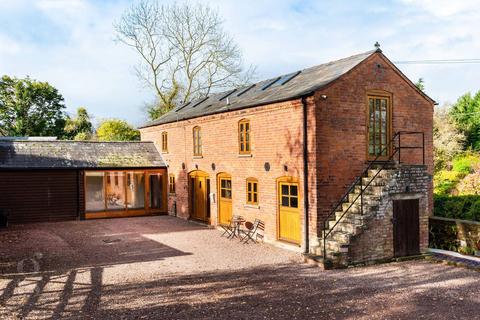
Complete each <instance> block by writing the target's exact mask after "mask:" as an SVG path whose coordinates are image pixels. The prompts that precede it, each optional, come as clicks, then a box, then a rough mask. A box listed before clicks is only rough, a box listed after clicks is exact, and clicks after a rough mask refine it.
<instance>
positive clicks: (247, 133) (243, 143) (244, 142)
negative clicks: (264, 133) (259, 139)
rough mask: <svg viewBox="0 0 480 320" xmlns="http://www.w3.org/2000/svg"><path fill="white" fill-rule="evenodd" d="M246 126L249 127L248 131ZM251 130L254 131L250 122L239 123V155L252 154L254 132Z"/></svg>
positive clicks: (241, 121)
mask: <svg viewBox="0 0 480 320" xmlns="http://www.w3.org/2000/svg"><path fill="white" fill-rule="evenodd" d="M246 125H248V129H247V126H246ZM251 129H252V126H251V125H250V120H248V119H242V120H240V121H239V122H238V153H239V154H252V137H251V131H252V130H251ZM242 137H243V139H242ZM247 137H248V139H247ZM242 149H243V150H242Z"/></svg>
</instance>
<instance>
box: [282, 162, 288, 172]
mask: <svg viewBox="0 0 480 320" xmlns="http://www.w3.org/2000/svg"><path fill="white" fill-rule="evenodd" d="M283 171H285V172H286V171H288V166H287V165H286V164H284V165H283Z"/></svg>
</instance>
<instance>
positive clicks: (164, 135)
mask: <svg viewBox="0 0 480 320" xmlns="http://www.w3.org/2000/svg"><path fill="white" fill-rule="evenodd" d="M162 152H163V153H168V133H167V131H163V132H162Z"/></svg>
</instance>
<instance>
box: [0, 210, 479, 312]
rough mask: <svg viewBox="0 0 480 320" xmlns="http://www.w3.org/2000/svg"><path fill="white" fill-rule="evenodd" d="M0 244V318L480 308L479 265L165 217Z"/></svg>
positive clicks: (72, 226)
mask: <svg viewBox="0 0 480 320" xmlns="http://www.w3.org/2000/svg"><path fill="white" fill-rule="evenodd" d="M0 246H1V247H0V273H1V276H0V318H1V319H10V318H12V319H15V318H34V319H36V318H74V319H94V318H95V319H138V318H145V319H147V318H152V319H186V318H196V319H213V318H217V319H223V318H229V319H245V318H252V319H273V318H278V319H304V318H317V319H318V318H328V319H415V318H424V319H480V314H479V311H478V310H479V309H478V306H479V305H480V273H479V272H476V271H471V270H467V269H462V268H455V267H451V266H447V265H444V264H435V263H431V262H428V261H410V262H402V263H391V264H385V265H377V266H371V267H365V268H355V269H348V270H334V271H322V270H320V269H319V268H317V267H312V266H309V265H305V264H301V263H299V261H300V257H299V255H298V254H296V253H293V252H289V251H285V250H282V249H278V248H275V247H272V246H269V245H253V244H249V245H242V244H240V243H238V242H237V241H230V240H227V239H225V238H220V231H218V230H214V229H208V228H205V227H202V226H199V225H196V224H192V223H187V222H185V221H182V220H179V219H176V218H172V217H144V218H127V219H111V220H96V221H81V222H77V221H75V222H65V223H44V224H36V225H25V226H14V227H12V228H10V229H8V230H7V231H0ZM35 270H38V272H33V271H35Z"/></svg>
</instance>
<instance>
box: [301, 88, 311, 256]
mask: <svg viewBox="0 0 480 320" xmlns="http://www.w3.org/2000/svg"><path fill="white" fill-rule="evenodd" d="M310 95H311V94H309V95H306V96H303V97H302V106H303V193H304V195H303V230H304V232H303V243H304V250H303V253H304V254H308V253H309V252H310V248H309V234H308V232H309V228H308V226H309V220H310V218H309V216H308V212H309V210H308V135H307V133H308V129H307V125H308V121H307V115H308V110H307V97H309V96H310Z"/></svg>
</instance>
